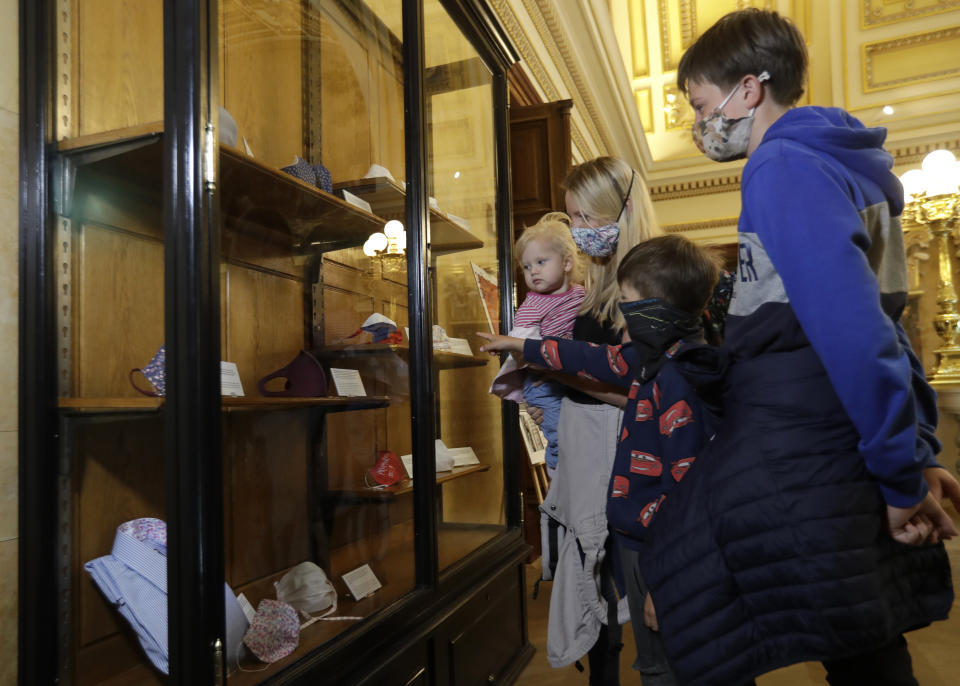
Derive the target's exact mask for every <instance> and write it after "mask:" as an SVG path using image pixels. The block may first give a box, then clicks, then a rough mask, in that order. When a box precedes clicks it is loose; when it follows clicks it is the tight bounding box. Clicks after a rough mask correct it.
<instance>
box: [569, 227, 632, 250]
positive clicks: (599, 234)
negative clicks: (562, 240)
mask: <svg viewBox="0 0 960 686" xmlns="http://www.w3.org/2000/svg"><path fill="white" fill-rule="evenodd" d="M570 235H571V236H573V242H574V243H576V244H577V247H578V248H580V250H582V251H583V252H584V253H586V254H587V255H589V256H590V257H608V256H610V255H612V254H613V253H614V252H615V251H616V249H617V243H618V242H619V241H620V226H619V225H618V224H607V225H606V226H601V227H598V228H596V229H594V228H591V227H589V226H573V227H571V228H570Z"/></svg>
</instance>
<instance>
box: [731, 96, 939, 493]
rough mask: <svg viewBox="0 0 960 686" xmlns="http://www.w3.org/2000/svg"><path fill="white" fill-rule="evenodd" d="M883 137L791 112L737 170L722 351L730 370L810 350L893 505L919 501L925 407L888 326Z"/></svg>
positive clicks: (894, 276)
mask: <svg viewBox="0 0 960 686" xmlns="http://www.w3.org/2000/svg"><path fill="white" fill-rule="evenodd" d="M885 137H886V130H885V129H882V128H871V129H868V128H866V127H864V125H863V124H861V123H860V122H859V121H858V120H856V119H855V118H853V117H852V116H850V115H849V114H847V113H846V112H844V111H843V110H839V109H833V108H820V107H800V108H796V109H791V110H789V111H787V112H786V113H785V114H784V115H783V116H781V117H780V118H779V119H778V120H777V121H776V122H775V123H774V124H773V125H772V126H771V127H770V128H769V129H768V130H767V132H766V134H765V135H764V138H763V142H762V143H761V144H760V146H758V148H757V149H756V150H755V151H754V153H753V154H752V155H751V157H750V159H749V161H748V162H747V164H746V166H745V168H744V171H743V187H742V195H743V209H742V212H741V215H740V222H739V227H738V232H739V244H740V245H739V250H740V254H739V269H738V274H737V275H736V276H737V279H736V284H735V287H734V292H733V299H732V301H731V303H730V312H729V318H728V320H727V329H726V339H725V341H724V346H725V347H726V348H727V349H728V352H729V354H730V356H731V363H732V364H734V365H735V364H736V361H737V360H738V359H741V360H743V359H750V358H754V357H757V356H759V355H762V354H764V353H769V352H786V351H792V350H797V349H800V348H803V347H806V346H813V349H814V350H815V351H816V353H817V355H818V356H819V358H820V360H821V362H822V363H823V366H824V367H825V369H826V371H827V374H828V376H829V378H830V381H831V383H832V385H833V387H834V390H835V391H836V393H837V395H838V396H839V398H840V400H841V402H842V403H843V406H844V408H845V409H846V411H847V413H848V414H849V416H850V419H851V420H852V422H853V424H854V425H855V426H856V428H857V430H858V432H859V434H860V443H859V449H860V452H861V453H862V455H863V456H864V458H865V460H866V464H867V468H868V469H869V470H870V472H871V473H872V474H873V475H874V476H875V477H876V478H877V480H878V481H879V483H880V486H881V489H882V491H883V495H884V499H885V500H886V502H887V503H888V504H890V505H894V506H898V507H906V506H910V505H913V504H914V503H916V502H917V501H919V500H920V499H922V498H923V497H924V495H925V494H926V491H927V486H926V484H925V482H924V480H923V478H922V469H923V468H924V467H930V466H936V462H935V459H934V454H935V452H937V451H939V443H938V442H937V439H936V438H935V437H934V436H933V431H934V428H935V427H936V421H937V420H936V397H935V395H934V393H933V390H932V389H931V388H930V387H929V385H927V383H926V381H925V379H924V375H923V369H922V368H921V367H920V364H919V362H918V361H917V359H916V356H915V355H914V353H913V351H912V350H911V349H910V345H909V342H908V341H907V338H906V336H905V334H904V333H903V329H902V328H901V327H900V325H899V323H898V320H899V318H900V314H901V312H902V310H903V307H904V304H905V302H906V294H907V277H906V264H905V252H904V245H903V235H902V232H901V228H900V219H899V215H900V213H901V211H902V209H903V190H902V188H901V186H900V182H899V180H898V179H897V177H896V176H894V175H893V173H891V171H890V168H891V166H892V158H891V156H890V155H889V154H888V153H887V152H885V151H884V150H883V149H882V145H883V141H884V139H885Z"/></svg>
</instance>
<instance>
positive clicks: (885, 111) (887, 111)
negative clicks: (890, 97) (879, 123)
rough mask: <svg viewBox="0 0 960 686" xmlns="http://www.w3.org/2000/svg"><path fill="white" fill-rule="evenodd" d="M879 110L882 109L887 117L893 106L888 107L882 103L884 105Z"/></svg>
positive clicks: (891, 112)
mask: <svg viewBox="0 0 960 686" xmlns="http://www.w3.org/2000/svg"><path fill="white" fill-rule="evenodd" d="M881 111H882V112H883V113H884V114H885V115H887V116H888V117H889V116H890V115H891V114H893V108H892V107H890V105H884V106H883V110H881Z"/></svg>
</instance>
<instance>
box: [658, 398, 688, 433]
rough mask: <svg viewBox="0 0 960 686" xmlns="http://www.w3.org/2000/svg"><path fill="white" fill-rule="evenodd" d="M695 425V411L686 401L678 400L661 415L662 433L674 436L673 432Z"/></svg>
mask: <svg viewBox="0 0 960 686" xmlns="http://www.w3.org/2000/svg"><path fill="white" fill-rule="evenodd" d="M692 423H693V410H691V409H690V406H689V405H688V404H687V401H686V400H678V401H677V402H675V403H674V404H673V405H671V406H670V408H669V409H668V410H667V411H666V412H664V413H663V414H662V415H660V433H661V434H663V435H664V436H672V435H673V432H674V431H676V430H677V429H679V428H680V427H682V426H686V425H687V424H692Z"/></svg>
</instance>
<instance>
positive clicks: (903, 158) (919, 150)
mask: <svg viewBox="0 0 960 686" xmlns="http://www.w3.org/2000/svg"><path fill="white" fill-rule="evenodd" d="M941 149H942V150H949V151H950V152H952V153H954V155H956V156H957V157H960V138H950V139H946V140H935V141H930V142H926V143H920V144H914V145H904V146H900V147H890V146H887V152H889V153H890V154H891V155H893V164H894V166H897V167H899V166H908V165H914V164H920V162H921V160H923V158H924V157H926V156H927V153H929V152H933V151H934V150H941ZM904 228H906V226H904Z"/></svg>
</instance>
